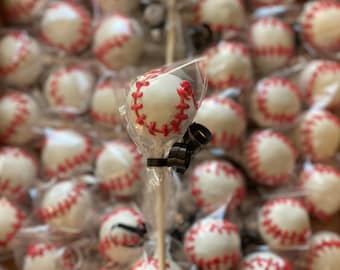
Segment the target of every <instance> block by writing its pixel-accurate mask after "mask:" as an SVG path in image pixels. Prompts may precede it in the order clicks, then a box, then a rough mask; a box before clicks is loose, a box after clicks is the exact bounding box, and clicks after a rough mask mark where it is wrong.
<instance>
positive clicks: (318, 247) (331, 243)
mask: <svg viewBox="0 0 340 270" xmlns="http://www.w3.org/2000/svg"><path fill="white" fill-rule="evenodd" d="M331 249H340V239H339V238H338V237H334V238H333V239H324V240H322V241H320V242H318V243H315V244H312V246H311V248H310V250H309V254H308V256H307V268H306V270H313V269H314V260H316V259H318V258H319V257H320V256H321V254H322V252H324V251H326V252H327V251H330V250H331Z"/></svg>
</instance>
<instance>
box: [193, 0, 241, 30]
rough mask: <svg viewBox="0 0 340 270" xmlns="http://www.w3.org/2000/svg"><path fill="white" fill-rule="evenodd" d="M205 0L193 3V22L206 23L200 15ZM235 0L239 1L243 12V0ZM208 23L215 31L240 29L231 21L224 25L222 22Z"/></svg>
mask: <svg viewBox="0 0 340 270" xmlns="http://www.w3.org/2000/svg"><path fill="white" fill-rule="evenodd" d="M206 1H207V0H198V1H197V3H196V4H195V5H194V7H193V14H194V22H195V23H208V22H205V21H202V16H201V9H202V5H203V4H204V2H206ZM236 1H237V2H238V3H239V5H240V8H241V9H242V12H243V13H244V8H245V6H244V3H243V0H236ZM208 24H209V26H210V27H211V29H212V30H214V31H217V32H222V31H227V30H234V31H239V30H240V29H241V26H238V25H236V24H233V23H231V24H228V25H225V24H223V23H208Z"/></svg>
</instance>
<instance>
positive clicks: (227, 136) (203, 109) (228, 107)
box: [194, 96, 247, 148]
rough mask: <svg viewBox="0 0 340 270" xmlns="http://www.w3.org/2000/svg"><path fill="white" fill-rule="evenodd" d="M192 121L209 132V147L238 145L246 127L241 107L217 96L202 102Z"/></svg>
mask: <svg viewBox="0 0 340 270" xmlns="http://www.w3.org/2000/svg"><path fill="white" fill-rule="evenodd" d="M194 121H195V122H197V123H200V124H202V125H204V126H206V127H207V128H208V129H209V130H210V132H211V134H212V139H211V142H210V143H211V145H213V146H218V147H227V148H233V147H236V146H238V145H239V143H240V142H241V140H242V138H243V136H244V133H245V129H246V125H247V121H246V115H245V112H244V109H243V108H242V106H241V105H239V104H238V103H236V102H235V101H233V100H232V99H229V98H225V97H218V96H216V97H209V98H206V99H204V100H203V102H202V104H201V106H200V108H199V110H198V111H197V114H196V116H195V119H194Z"/></svg>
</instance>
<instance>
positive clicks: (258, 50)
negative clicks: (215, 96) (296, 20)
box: [249, 17, 294, 61]
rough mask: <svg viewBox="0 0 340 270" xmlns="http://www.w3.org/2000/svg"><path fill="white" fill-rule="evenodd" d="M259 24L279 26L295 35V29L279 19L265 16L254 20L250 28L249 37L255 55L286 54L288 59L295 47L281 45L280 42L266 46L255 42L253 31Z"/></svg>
mask: <svg viewBox="0 0 340 270" xmlns="http://www.w3.org/2000/svg"><path fill="white" fill-rule="evenodd" d="M257 25H264V26H265V25H271V26H273V27H275V26H278V27H280V28H282V29H284V30H285V31H286V32H288V33H289V34H290V35H292V36H293V31H292V29H291V28H290V27H289V25H288V24H286V23H285V22H284V21H281V20H279V19H276V18H271V17H265V18H260V19H257V20H256V21H255V22H253V23H252V24H251V26H250V30H249V39H250V42H251V44H252V46H253V48H252V52H253V54H255V56H269V57H270V56H273V55H279V56H286V57H287V61H288V60H289V59H290V58H291V57H292V56H293V54H294V48H292V47H288V46H283V45H279V44H278V45H264V46H263V45H260V46H257V44H255V41H254V38H253V31H254V28H255V27H256V26H257ZM269 38H270V37H269Z"/></svg>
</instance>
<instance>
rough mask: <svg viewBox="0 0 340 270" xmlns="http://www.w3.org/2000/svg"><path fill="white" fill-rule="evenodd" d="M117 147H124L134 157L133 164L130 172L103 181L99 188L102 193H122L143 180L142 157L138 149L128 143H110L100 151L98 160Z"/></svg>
mask: <svg viewBox="0 0 340 270" xmlns="http://www.w3.org/2000/svg"><path fill="white" fill-rule="evenodd" d="M115 146H122V147H124V148H126V149H128V151H129V152H130V153H131V155H133V160H134V162H133V164H131V165H130V167H129V171H127V172H125V173H124V174H123V175H118V176H115V177H111V178H110V179H102V182H100V184H99V186H100V188H101V189H102V191H105V192H107V191H111V192H115V191H122V190H124V189H126V188H129V187H131V186H132V185H133V184H134V183H135V182H136V181H139V180H140V179H141V175H140V170H141V168H142V166H143V164H142V155H141V154H140V153H138V151H137V147H136V146H135V145H134V144H132V143H126V142H122V141H113V142H110V143H107V144H105V145H104V146H103V147H102V148H101V149H100V150H99V153H98V155H97V159H98V158H99V156H100V155H101V154H103V152H104V151H105V150H106V149H109V148H110V147H115Z"/></svg>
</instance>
